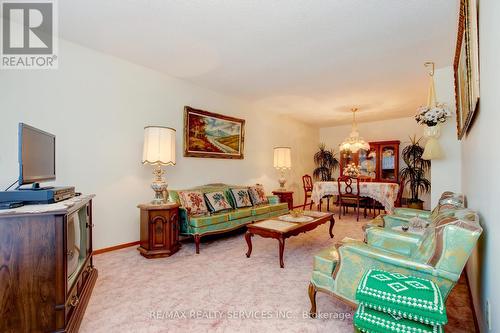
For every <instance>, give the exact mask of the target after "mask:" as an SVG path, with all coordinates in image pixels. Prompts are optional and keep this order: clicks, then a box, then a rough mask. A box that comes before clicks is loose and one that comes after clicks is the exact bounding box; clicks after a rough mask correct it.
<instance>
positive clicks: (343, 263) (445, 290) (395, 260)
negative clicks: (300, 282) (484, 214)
mask: <svg viewBox="0 0 500 333" xmlns="http://www.w3.org/2000/svg"><path fill="white" fill-rule="evenodd" d="M469 212H472V211H469ZM472 213H473V214H472V215H473V216H474V218H469V219H467V218H466V219H461V218H459V217H457V216H444V217H441V218H440V219H439V220H437V221H435V225H434V226H431V227H429V228H427V229H426V230H425V232H424V233H423V234H422V235H420V236H418V235H412V234H410V233H403V232H401V233H391V232H389V233H388V234H387V237H388V239H390V241H386V242H385V243H383V244H382V245H381V244H373V243H371V242H370V239H371V238H370V236H369V237H368V243H365V242H362V241H357V240H351V239H347V240H345V241H343V242H342V244H338V245H336V246H335V247H332V248H328V249H325V250H323V251H322V252H320V253H319V254H318V255H316V256H315V257H314V271H313V274H312V278H311V282H310V285H309V297H310V299H311V316H315V314H316V299H315V297H316V293H317V291H321V292H326V293H328V294H331V295H333V296H336V297H338V298H340V299H342V300H343V301H345V302H347V303H348V304H351V305H353V306H356V301H355V293H356V288H357V286H358V283H359V281H360V279H361V278H362V276H363V274H364V273H365V272H366V271H367V270H369V269H381V270H385V271H391V272H397V273H402V274H407V275H413V276H417V277H421V278H424V279H429V280H432V281H433V282H435V283H436V284H437V285H438V287H439V288H440V291H441V293H442V295H443V297H444V298H445V299H446V298H447V297H448V295H449V293H450V291H451V289H452V288H453V286H454V285H455V283H456V282H457V281H458V279H459V277H460V274H461V272H462V270H463V268H464V266H465V264H466V263H467V260H468V258H469V256H470V254H471V252H472V250H473V249H474V247H475V245H476V242H477V240H478V238H479V236H480V235H481V233H482V228H481V226H480V225H479V221H478V219H477V214H475V212H472ZM462 217H463V216H462ZM469 217H470V216H469ZM371 229H372V228H370V229H369V230H367V231H368V232H378V231H384V230H383V228H373V229H378V231H374V230H371Z"/></svg>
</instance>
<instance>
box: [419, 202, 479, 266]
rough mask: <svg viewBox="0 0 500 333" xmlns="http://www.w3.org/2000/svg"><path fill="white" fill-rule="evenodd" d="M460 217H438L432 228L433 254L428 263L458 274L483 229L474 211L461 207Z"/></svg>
mask: <svg viewBox="0 0 500 333" xmlns="http://www.w3.org/2000/svg"><path fill="white" fill-rule="evenodd" d="M460 213H461V214H463V215H461V216H460V217H457V216H449V217H443V218H442V219H440V220H439V221H438V222H437V224H436V226H435V227H434V228H433V229H434V234H435V244H434V249H435V250H434V254H433V256H432V257H431V258H430V259H429V261H428V263H429V264H430V265H432V266H434V267H435V268H436V269H439V270H441V271H443V272H447V273H451V274H456V275H457V276H459V275H460V274H461V272H462V270H463V268H464V266H465V264H466V263H467V260H468V259H469V256H470V255H471V253H472V250H473V249H474V247H475V246H476V243H477V241H478V239H479V236H480V235H481V233H482V232H483V229H482V228H481V226H480V225H479V218H478V217H477V214H475V213H474V212H472V211H470V210H468V209H463V210H460Z"/></svg>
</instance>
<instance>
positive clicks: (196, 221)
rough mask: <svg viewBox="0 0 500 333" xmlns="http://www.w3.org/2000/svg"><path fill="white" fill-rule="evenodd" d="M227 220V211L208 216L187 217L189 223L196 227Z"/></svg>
mask: <svg viewBox="0 0 500 333" xmlns="http://www.w3.org/2000/svg"><path fill="white" fill-rule="evenodd" d="M227 221H229V213H221V214H216V215H210V216H195V217H191V218H190V219H189V224H190V225H191V226H193V227H196V228H201V227H205V226H208V225H212V224H218V223H223V222H227Z"/></svg>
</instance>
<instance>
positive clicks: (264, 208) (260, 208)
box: [252, 205, 271, 216]
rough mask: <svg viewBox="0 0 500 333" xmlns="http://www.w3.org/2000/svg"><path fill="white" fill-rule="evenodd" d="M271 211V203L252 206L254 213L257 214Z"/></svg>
mask: <svg viewBox="0 0 500 333" xmlns="http://www.w3.org/2000/svg"><path fill="white" fill-rule="evenodd" d="M270 211H271V208H270V207H269V205H265V206H258V207H253V208H252V215H253V216H255V215H262V214H267V213H269V212H270Z"/></svg>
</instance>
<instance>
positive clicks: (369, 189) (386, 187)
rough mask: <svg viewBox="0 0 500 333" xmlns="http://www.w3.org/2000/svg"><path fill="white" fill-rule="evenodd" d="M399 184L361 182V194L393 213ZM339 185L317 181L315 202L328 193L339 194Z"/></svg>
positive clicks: (313, 193)
mask: <svg viewBox="0 0 500 333" xmlns="http://www.w3.org/2000/svg"><path fill="white" fill-rule="evenodd" d="M353 189H354V191H356V185H355V183H353ZM398 191H399V184H396V183H375V182H361V183H360V184H359V192H360V193H359V195H360V196H362V197H368V198H372V199H374V200H377V201H378V202H380V203H381V204H382V205H383V206H384V208H385V210H386V211H387V213H389V214H391V213H392V211H393V209H394V202H395V201H396V199H397V197H398ZM338 194H339V190H338V185H337V182H336V181H333V182H316V183H314V186H313V191H312V197H311V199H312V200H313V202H314V203H316V204H319V201H320V200H321V198H323V197H324V196H326V195H338Z"/></svg>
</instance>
